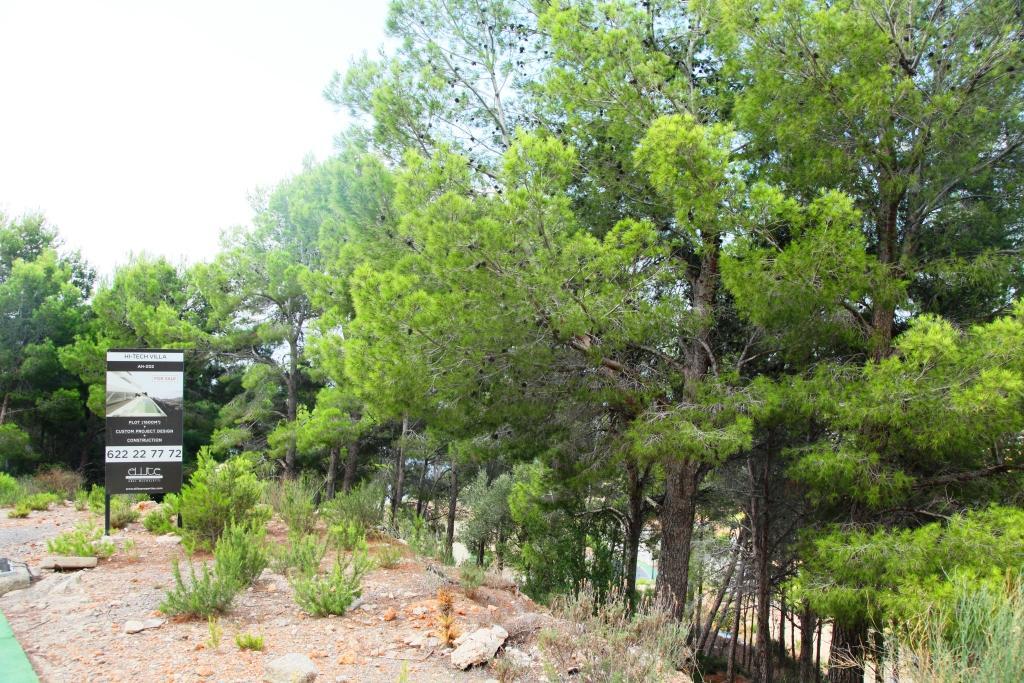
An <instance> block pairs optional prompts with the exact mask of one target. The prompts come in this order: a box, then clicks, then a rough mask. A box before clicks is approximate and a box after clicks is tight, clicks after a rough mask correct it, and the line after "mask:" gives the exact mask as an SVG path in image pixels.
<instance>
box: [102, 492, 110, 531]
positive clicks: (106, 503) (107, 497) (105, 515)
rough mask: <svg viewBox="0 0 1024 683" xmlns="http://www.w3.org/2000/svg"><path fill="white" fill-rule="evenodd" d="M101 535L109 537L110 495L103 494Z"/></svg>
mask: <svg viewBox="0 0 1024 683" xmlns="http://www.w3.org/2000/svg"><path fill="white" fill-rule="evenodd" d="M103 535H104V536H109V535H110V494H109V493H106V492H104V493H103Z"/></svg>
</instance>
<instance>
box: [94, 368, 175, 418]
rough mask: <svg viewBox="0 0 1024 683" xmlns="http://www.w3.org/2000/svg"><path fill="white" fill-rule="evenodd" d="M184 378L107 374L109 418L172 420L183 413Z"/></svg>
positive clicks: (169, 374) (170, 374)
mask: <svg viewBox="0 0 1024 683" xmlns="http://www.w3.org/2000/svg"><path fill="white" fill-rule="evenodd" d="M182 389H183V386H182V377H181V373H175V372H131V371H121V370H118V371H111V372H108V373H107V411H106V412H107V417H172V416H174V415H176V414H178V413H180V412H181V402H182Z"/></svg>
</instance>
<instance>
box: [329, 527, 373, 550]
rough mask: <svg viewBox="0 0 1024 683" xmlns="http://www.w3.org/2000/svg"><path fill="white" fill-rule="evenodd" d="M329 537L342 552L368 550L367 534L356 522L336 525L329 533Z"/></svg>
mask: <svg viewBox="0 0 1024 683" xmlns="http://www.w3.org/2000/svg"><path fill="white" fill-rule="evenodd" d="M328 537H329V538H330V540H331V543H333V544H334V545H335V547H337V548H340V549H342V550H349V551H351V550H356V549H360V550H365V549H366V532H365V531H363V527H361V526H359V524H357V523H356V522H354V521H348V522H339V523H338V524H335V525H334V526H332V527H331V528H330V530H329V531H328Z"/></svg>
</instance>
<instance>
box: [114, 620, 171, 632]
mask: <svg viewBox="0 0 1024 683" xmlns="http://www.w3.org/2000/svg"><path fill="white" fill-rule="evenodd" d="M163 625H164V620H163V619H143V620H141V621H140V620H138V619H131V620H129V621H126V622H124V632H125V633H138V632H140V631H145V630H147V629H151V628H160V627H161V626H163Z"/></svg>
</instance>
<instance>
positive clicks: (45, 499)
mask: <svg viewBox="0 0 1024 683" xmlns="http://www.w3.org/2000/svg"><path fill="white" fill-rule="evenodd" d="M61 500H63V499H62V498H61V497H60V496H58V495H57V494H55V493H33V494H32V495H31V496H25V497H24V498H22V499H21V501H20V502H21V503H24V504H25V505H26V506H27V507H28V509H29V510H38V511H40V512H42V511H43V510H49V509H50V506H51V505H53V504H54V503H57V502H59V501H61Z"/></svg>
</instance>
